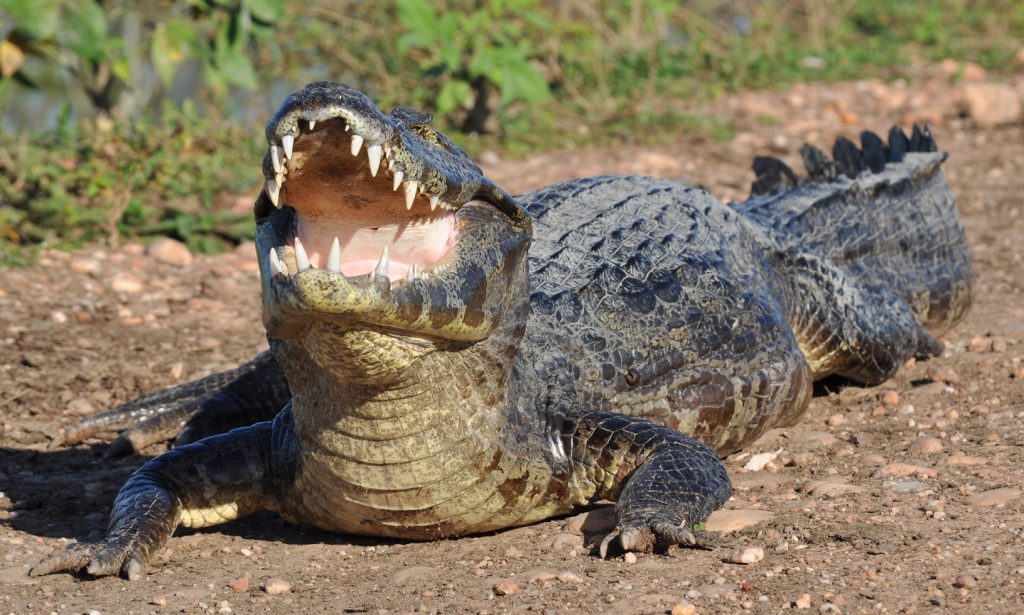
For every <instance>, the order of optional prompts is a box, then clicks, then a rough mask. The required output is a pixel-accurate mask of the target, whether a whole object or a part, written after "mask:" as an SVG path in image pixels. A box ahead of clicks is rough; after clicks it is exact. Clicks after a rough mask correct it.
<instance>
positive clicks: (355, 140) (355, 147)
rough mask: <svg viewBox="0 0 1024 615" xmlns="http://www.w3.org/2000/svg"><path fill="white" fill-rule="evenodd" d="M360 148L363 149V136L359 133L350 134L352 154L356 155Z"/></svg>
mask: <svg viewBox="0 0 1024 615" xmlns="http://www.w3.org/2000/svg"><path fill="white" fill-rule="evenodd" d="M361 149H363V138H362V137H360V136H359V135H352V155H353V156H358V155H359V150H361Z"/></svg>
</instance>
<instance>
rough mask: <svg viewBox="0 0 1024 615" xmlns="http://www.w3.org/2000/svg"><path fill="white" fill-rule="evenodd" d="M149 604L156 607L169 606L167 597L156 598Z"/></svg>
mask: <svg viewBox="0 0 1024 615" xmlns="http://www.w3.org/2000/svg"><path fill="white" fill-rule="evenodd" d="M149 603H150V604H152V605H154V606H167V597H166V596H154V597H153V599H152V600H150V601H149Z"/></svg>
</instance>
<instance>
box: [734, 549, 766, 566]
mask: <svg viewBox="0 0 1024 615" xmlns="http://www.w3.org/2000/svg"><path fill="white" fill-rule="evenodd" d="M763 559H764V549H762V548H761V547H738V548H736V549H734V550H733V551H732V553H730V554H729V555H728V556H727V557H726V558H725V561H727V562H729V563H730V564H756V563H757V562H759V561H761V560H763Z"/></svg>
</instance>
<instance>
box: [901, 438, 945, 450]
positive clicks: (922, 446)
mask: <svg viewBox="0 0 1024 615" xmlns="http://www.w3.org/2000/svg"><path fill="white" fill-rule="evenodd" d="M941 451H942V442H940V441H939V439H938V438H933V437H932V436H921V437H919V438H917V439H915V440H914V441H913V442H911V443H910V446H908V447H907V452H908V453H910V454H912V455H930V454H932V453H938V452H941Z"/></svg>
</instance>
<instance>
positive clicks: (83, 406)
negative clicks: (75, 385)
mask: <svg viewBox="0 0 1024 615" xmlns="http://www.w3.org/2000/svg"><path fill="white" fill-rule="evenodd" d="M66 409H67V412H68V413H69V414H75V415H78V416H87V415H90V414H92V413H94V412H96V408H94V407H93V405H92V404H91V403H90V402H89V400H87V399H83V398H81V397H77V398H75V399H72V400H71V401H69V402H68V405H67V406H66Z"/></svg>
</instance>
